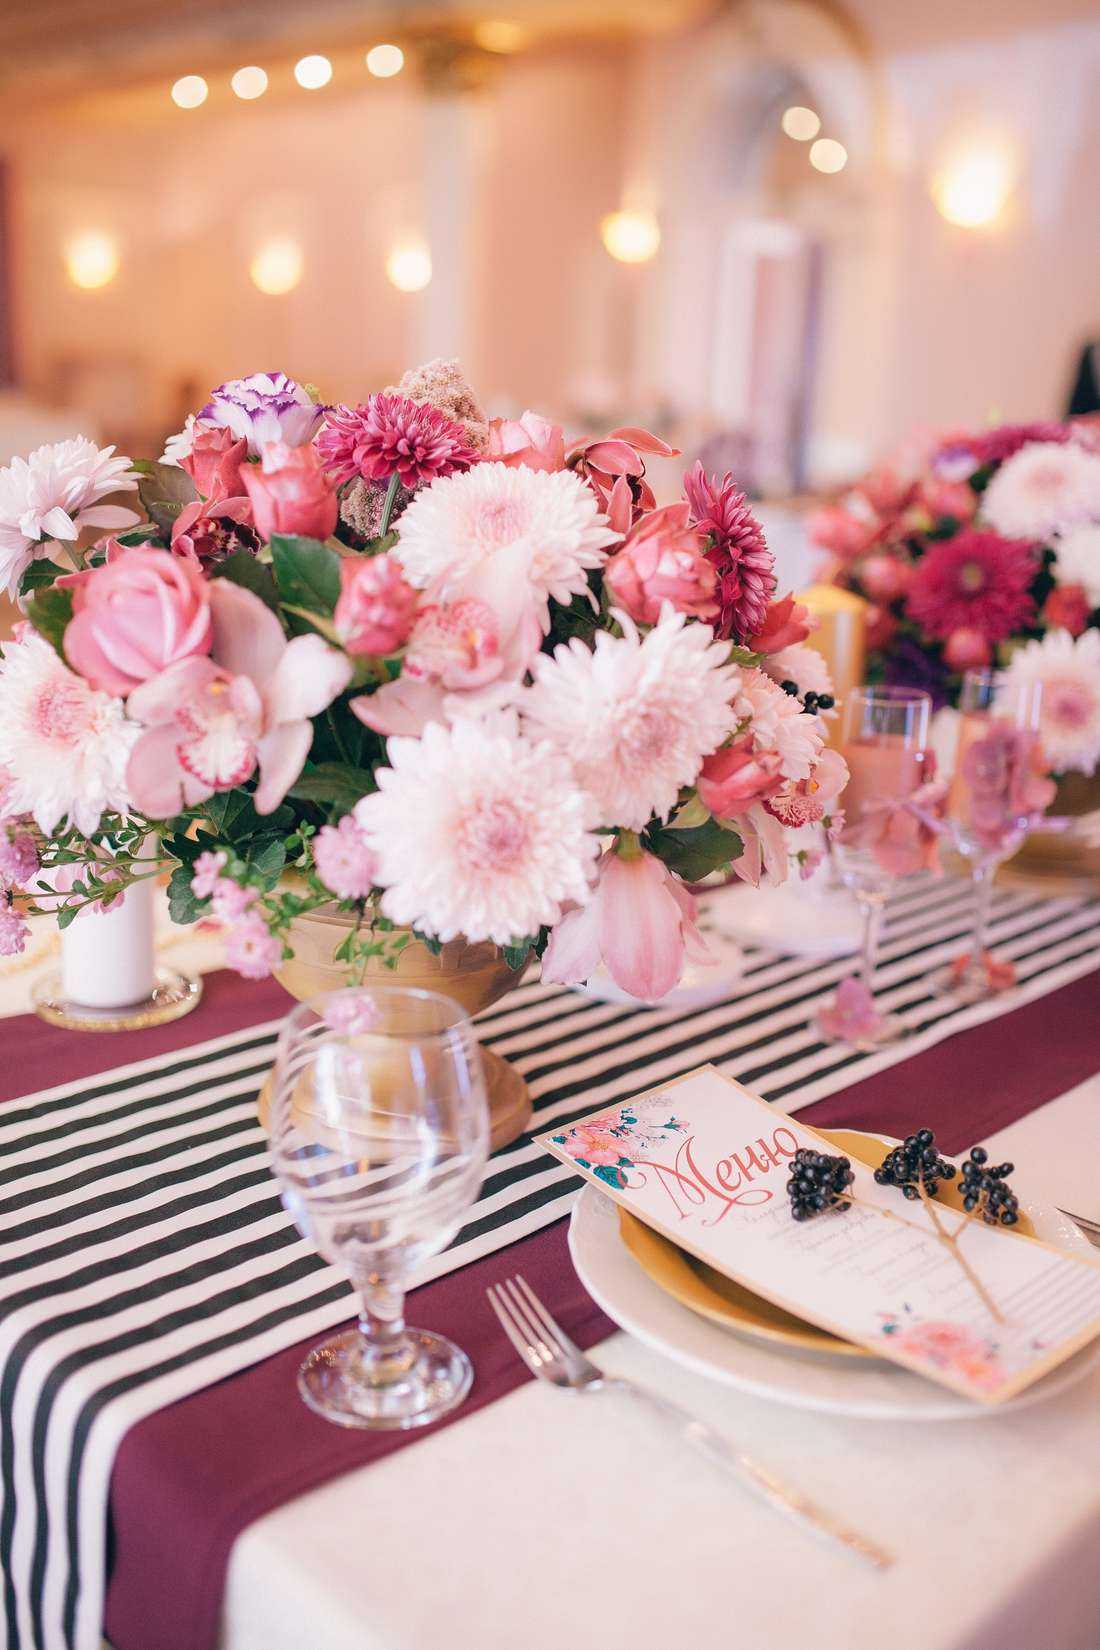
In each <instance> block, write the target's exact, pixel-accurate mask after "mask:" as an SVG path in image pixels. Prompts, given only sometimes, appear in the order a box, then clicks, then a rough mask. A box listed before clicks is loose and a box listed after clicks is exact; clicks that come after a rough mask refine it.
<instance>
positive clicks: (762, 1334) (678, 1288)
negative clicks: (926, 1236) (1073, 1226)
mask: <svg viewBox="0 0 1100 1650" xmlns="http://www.w3.org/2000/svg"><path fill="white" fill-rule="evenodd" d="M819 1132H820V1134H821V1135H822V1136H823V1138H824V1139H826V1140H828V1141H829V1143H830V1145H832V1146H835V1147H836V1148H837V1149H838V1150H839V1151H841V1152H843V1153H844V1155H845V1156H846V1157H851V1158H856V1159H858V1161H859V1162H861V1163H866V1164H867V1166H868V1168H872V1169H877V1168H878V1166H879V1164H880V1163H881V1162H882V1159H883V1156H884V1154H885V1153H886V1152H887V1151H888V1150H889V1149H890V1147H891V1146H896V1145H897V1144H898V1142H897V1141H896V1140H891V1139H889V1138H888V1137H886V1136H882V1135H874V1134H862V1133H856V1132H855V1131H853V1130H850V1129H821V1130H820V1131H819ZM936 1201H937V1202H938V1203H946V1204H947V1205H948V1206H949V1207H950V1208H953V1209H959V1210H961V1209H962V1198H961V1197H960V1195H959V1191H958V1186H957V1182H955V1181H945V1182H944V1183H943V1184H942V1185H941V1187H940V1190H939V1191H938V1192H937V1194H936ZM618 1215H619V1234H620V1236H621V1237H622V1240H623V1242H624V1244H625V1245H626V1247H627V1249H628V1250H629V1252H630V1253H631V1255H633V1257H634V1259H635V1260H636V1261H637V1262H638V1265H639V1266H640V1267H641V1268H642V1271H643V1272H645V1274H646V1276H647V1277H649V1278H650V1279H651V1280H652V1281H653V1282H654V1283H655V1284H656V1285H657V1287H658V1288H659V1289H662V1290H663V1291H664V1293H665V1294H666V1295H671V1296H672V1298H673V1300H677V1301H679V1302H680V1304H681V1306H686V1307H687V1308H688V1309H689V1310H690V1311H692V1312H696V1313H698V1315H699V1316H700V1317H703V1318H708V1319H709V1320H710V1322H711V1323H716V1324H718V1325H719V1326H720V1327H721V1328H722V1329H728V1330H732V1331H734V1332H735V1333H736V1334H738V1335H745V1336H747V1337H748V1338H749V1339H751V1340H757V1341H765V1342H767V1343H769V1344H770V1345H772V1346H782V1347H785V1348H786V1349H787V1350H788V1351H795V1352H813V1353H816V1354H817V1355H818V1356H820V1355H822V1354H827V1355H829V1356H831V1357H835V1358H874V1356H875V1354H874V1353H873V1352H871V1351H869V1350H868V1349H867V1348H866V1347H862V1346H856V1345H854V1344H853V1342H851V1341H845V1340H842V1339H841V1338H840V1337H839V1336H837V1335H831V1334H830V1333H829V1331H828V1330H827V1329H819V1328H818V1327H817V1326H816V1325H815V1324H812V1323H807V1322H806V1320H805V1319H804V1318H797V1317H795V1316H794V1315H793V1314H792V1313H790V1312H785V1311H784V1310H783V1308H782V1307H781V1306H773V1305H772V1303H771V1301H767V1300H764V1299H763V1298H762V1297H761V1296H760V1295H754V1294H753V1292H752V1291H751V1289H746V1288H745V1287H744V1285H743V1284H740V1283H735V1282H734V1280H733V1279H732V1278H727V1277H726V1276H724V1274H723V1273H721V1272H719V1271H716V1270H715V1268H714V1267H713V1266H708V1265H707V1264H706V1263H705V1262H704V1261H701V1260H697V1259H696V1257H695V1256H694V1255H689V1254H688V1253H687V1251H686V1250H685V1249H681V1248H680V1247H679V1246H678V1245H677V1244H675V1243H673V1242H672V1241H671V1240H670V1239H669V1238H666V1237H662V1235H661V1234H660V1232H655V1231H654V1230H653V1228H652V1227H651V1226H646V1225H645V1223H644V1222H643V1221H640V1220H639V1219H638V1218H637V1216H636V1215H632V1214H630V1213H629V1211H628V1210H626V1209H623V1208H621V1207H620V1208H619V1210H618ZM1016 1230H1017V1232H1020V1233H1022V1234H1023V1235H1024V1236H1025V1237H1034V1235H1035V1234H1034V1231H1033V1230H1032V1227H1031V1222H1030V1221H1029V1220H1028V1219H1027V1216H1026V1215H1021V1218H1020V1224H1019V1226H1017V1227H1016Z"/></svg>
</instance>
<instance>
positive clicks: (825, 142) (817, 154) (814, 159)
mask: <svg viewBox="0 0 1100 1650" xmlns="http://www.w3.org/2000/svg"><path fill="white" fill-rule="evenodd" d="M847 164H848V151H847V149H845V147H844V145H843V143H838V142H837V140H836V138H818V140H817V142H816V143H813V144H811V145H810V165H811V166H816V167H817V170H818V171H819V172H843V170H844V168H845V167H846V166H847Z"/></svg>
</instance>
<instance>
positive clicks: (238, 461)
mask: <svg viewBox="0 0 1100 1650" xmlns="http://www.w3.org/2000/svg"><path fill="white" fill-rule="evenodd" d="M247 458H248V442H247V441H246V440H245V439H244V437H243V436H242V437H241V439H240V440H239V441H235V440H234V439H233V432H232V430H227V429H225V428H224V427H222V426H220V425H218V426H215V425H208V424H199V425H196V427H195V432H194V436H193V437H192V442H191V451H190V452H189V453H188V454H186V456H185V457H183V458H181V459H180V467H181V468H182V469H184V470H186V471H187V474H188V475H189V476H190V477H191V480H192V481H193V482H194V483H195V491H196V492H197V493H198V495H199V497H200V498H204V499H206V500H207V501H208V502H209V501H211V500H214V499H226V498H239V497H240V495H241V493H242V492H243V490H244V487H243V483H242V481H241V465H242V464H243V463H244V462H245V460H246V459H247Z"/></svg>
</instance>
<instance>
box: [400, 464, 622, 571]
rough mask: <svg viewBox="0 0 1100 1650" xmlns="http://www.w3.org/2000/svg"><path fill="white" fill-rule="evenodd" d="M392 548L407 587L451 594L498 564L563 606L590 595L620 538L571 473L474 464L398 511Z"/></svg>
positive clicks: (445, 479) (589, 492) (589, 493)
mask: <svg viewBox="0 0 1100 1650" xmlns="http://www.w3.org/2000/svg"><path fill="white" fill-rule="evenodd" d="M398 533H399V535H400V536H399V539H398V543H397V545H396V547H395V549H394V555H396V556H397V557H398V559H399V560H400V561H401V563H402V565H403V566H404V568H405V575H406V577H407V578H408V580H409V582H410V584H414V585H417V586H418V587H419V588H421V589H423V588H424V587H426V586H427V585H430V584H431V585H434V584H435V583H436V582H437V581H438V582H439V583H440V584H441V586H442V588H443V591H444V593H446V592H448V591H453V590H455V589H457V588H458V587H459V586H460V584H461V583H462V581H463V580H464V579H466V578H467V577H468V576H469V575H470V574H473V573H475V572H476V571H478V570H480V569H484V568H486V567H487V566H491V564H492V563H494V562H499V563H500V565H501V574H502V578H506V579H509V580H514V577H515V574H516V573H517V572H522V574H524V575H525V576H526V578H527V580H528V582H529V584H530V586H531V587H532V589H533V590H534V591H537V592H538V594H539V595H540V596H541V597H543V598H546V597H550V596H552V597H553V599H554V600H555V601H557V602H563V603H568V602H570V601H571V600H572V599H573V597H574V596H576V595H580V594H582V593H583V592H584V591H586V590H587V588H588V583H587V580H586V578H585V574H586V573H587V572H588V571H589V570H590V569H591V568H593V567H602V565H603V563H604V561H605V559H606V557H605V554H604V552H605V550H606V548H607V546H608V545H610V544H614V543H615V542H616V540H617V538H618V537H619V536H620V535H618V534H617V533H615V532H614V531H613V530H612V528H611V527H609V526H608V523H607V520H606V518H605V517H604V516H603V515H601V514H600V511H599V508H598V506H597V504H596V499H595V495H594V494H593V492H592V490H591V488H590V487H588V486H587V485H586V483H585V482H583V481H581V480H580V478H579V477H578V476H575V475H574V474H573V472H572V470H531V469H528V468H527V466H526V465H523V464H518V465H516V466H515V467H514V468H510V467H509V466H508V465H506V464H475V465H474V466H473V468H472V469H470V470H465V471H463V472H461V473H460V474H457V475H451V476H446V477H444V478H443V479H441V480H439V481H433V482H432V483H431V485H430V486H429V487H425V488H423V489H422V490H421V491H420V492H419V493H417V495H416V497H415V498H414V499H413V501H412V503H411V504H410V505H409V506H408V507H407V509H406V510H405V511H404V512H403V514H402V516H401V519H400V521H399V523H398Z"/></svg>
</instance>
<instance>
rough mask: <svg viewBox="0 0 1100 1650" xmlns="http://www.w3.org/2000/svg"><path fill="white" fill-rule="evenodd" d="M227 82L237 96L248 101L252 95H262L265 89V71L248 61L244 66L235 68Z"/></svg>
mask: <svg viewBox="0 0 1100 1650" xmlns="http://www.w3.org/2000/svg"><path fill="white" fill-rule="evenodd" d="M229 84H230V85H231V86H232V88H233V90H234V91H235V92H236V94H237V96H238V97H242V98H244V100H245V102H246V103H250V102H251V101H252V99H253V98H254V97H263V95H264V93H265V92H266V91H267V72H266V70H264V69H261V68H260V67H259V65H258V64H256V63H249V64H248V65H247V67H246V68H243V69H238V70H237V72H236V74H235V75H234V76H233V78H232V80H231V81H230V82H229Z"/></svg>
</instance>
